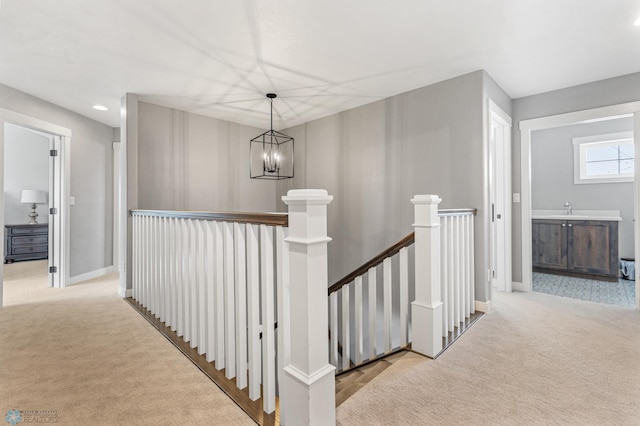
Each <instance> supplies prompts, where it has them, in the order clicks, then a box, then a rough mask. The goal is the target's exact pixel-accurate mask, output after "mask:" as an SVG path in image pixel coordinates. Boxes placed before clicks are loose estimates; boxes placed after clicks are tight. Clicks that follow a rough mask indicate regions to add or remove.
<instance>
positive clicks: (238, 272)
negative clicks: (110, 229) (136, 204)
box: [131, 210, 289, 414]
mask: <svg viewBox="0 0 640 426" xmlns="http://www.w3.org/2000/svg"><path fill="white" fill-rule="evenodd" d="M131 214H132V216H133V273H132V277H133V283H132V293H133V294H132V298H133V299H134V300H135V301H137V302H138V303H139V304H140V305H141V306H143V307H144V308H146V309H147V310H148V311H149V312H150V313H151V314H153V315H154V316H155V317H156V318H158V319H159V320H160V321H161V322H163V323H164V324H165V326H166V327H168V328H170V329H171V330H172V331H175V332H176V334H177V335H178V336H179V337H181V338H182V339H183V340H184V341H185V342H188V343H189V346H190V347H191V348H197V352H198V354H200V355H204V356H206V360H207V361H208V362H213V363H214V365H215V368H216V369H217V370H223V369H224V373H225V377H226V378H227V379H235V383H236V386H237V387H238V388H239V389H244V388H246V387H248V394H249V397H250V399H251V400H254V401H255V400H257V399H259V398H262V399H263V409H264V412H265V413H267V414H269V413H273V412H274V411H275V408H276V396H277V395H276V389H277V386H278V377H277V374H276V372H277V371H281V370H282V368H277V367H276V345H278V346H279V347H280V348H282V350H283V354H284V353H286V350H285V348H286V347H287V346H288V343H286V342H285V341H284V338H285V334H286V333H281V336H277V331H276V324H278V323H280V324H284V323H286V315H288V313H287V305H286V304H284V303H280V302H278V304H276V300H284V301H287V300H288V296H284V295H283V293H284V292H286V291H287V289H288V277H289V270H288V250H286V249H285V242H284V241H285V239H286V237H287V233H288V228H287V226H286V225H287V218H288V217H287V215H286V214H254V213H250V214H242V213H239V214H230V213H208V212H174V211H150V210H135V211H132V212H131ZM276 306H277V307H278V311H277V312H276ZM277 337H281V338H280V339H279V341H278V342H276V338H277ZM285 360H286V356H284V355H283V356H281V357H280V358H279V359H278V361H279V364H281V367H282V366H283V365H282V363H284V362H285ZM279 379H280V383H282V374H280V377H279Z"/></svg>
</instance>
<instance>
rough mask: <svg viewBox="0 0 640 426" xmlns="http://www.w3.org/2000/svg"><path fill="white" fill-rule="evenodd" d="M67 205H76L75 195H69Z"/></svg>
mask: <svg viewBox="0 0 640 426" xmlns="http://www.w3.org/2000/svg"><path fill="white" fill-rule="evenodd" d="M69 205H70V206H75V205H76V197H69Z"/></svg>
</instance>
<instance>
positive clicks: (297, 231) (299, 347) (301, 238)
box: [282, 189, 336, 426]
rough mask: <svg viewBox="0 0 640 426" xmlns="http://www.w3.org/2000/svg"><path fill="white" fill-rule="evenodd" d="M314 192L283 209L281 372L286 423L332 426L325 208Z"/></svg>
mask: <svg viewBox="0 0 640 426" xmlns="http://www.w3.org/2000/svg"><path fill="white" fill-rule="evenodd" d="M332 199H333V197H331V196H329V195H328V194H327V191H324V190H319V189H299V190H292V191H289V192H288V193H287V196H285V197H282V201H284V203H285V204H287V205H288V206H289V236H288V237H287V238H286V239H285V241H286V242H287V243H288V245H289V276H290V281H289V282H290V284H289V285H290V289H289V294H290V297H289V301H290V338H291V361H290V364H289V365H287V366H286V367H284V373H285V379H284V384H285V395H286V422H287V424H289V425H296V426H297V425H333V424H335V421H336V406H335V393H336V385H335V367H334V366H332V365H331V364H329V350H328V348H329V336H328V330H329V313H328V309H329V307H328V304H329V302H328V297H327V288H328V270H327V243H328V242H329V241H331V238H329V237H328V236H327V205H328V204H329V203H330V202H331V200H332Z"/></svg>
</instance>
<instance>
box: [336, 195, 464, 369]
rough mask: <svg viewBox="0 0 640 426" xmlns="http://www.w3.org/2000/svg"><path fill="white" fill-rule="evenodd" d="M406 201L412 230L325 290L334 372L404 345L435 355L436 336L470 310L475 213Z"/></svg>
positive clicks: (420, 199)
mask: <svg viewBox="0 0 640 426" xmlns="http://www.w3.org/2000/svg"><path fill="white" fill-rule="evenodd" d="M412 202H413V203H414V204H415V206H416V207H415V223H414V227H415V232H414V233H412V234H409V235H407V236H406V237H405V238H403V239H402V240H401V241H399V242H398V243H396V244H395V245H394V246H392V247H390V248H389V249H387V250H385V251H384V252H382V253H380V254H379V255H377V256H376V257H374V258H373V259H371V260H370V261H369V262H367V263H365V264H364V265H362V266H361V267H360V268H358V269H357V270H356V271H354V272H353V273H351V274H349V275H347V276H346V277H345V278H343V279H342V280H340V281H338V282H337V283H336V284H334V285H332V286H331V287H330V288H329V336H330V343H329V357H330V360H331V363H332V365H334V366H335V367H336V372H338V373H340V372H343V371H346V370H348V369H350V368H354V367H357V366H359V365H361V364H364V363H366V362H369V361H372V360H374V359H376V358H379V357H382V356H384V355H386V354H389V353H391V352H394V351H396V350H399V349H401V348H404V347H407V346H408V345H409V343H411V345H412V349H413V350H414V351H417V352H420V353H423V354H424V355H427V356H429V357H435V356H437V355H438V354H439V353H440V352H441V351H442V348H443V344H442V338H443V337H447V335H448V334H449V333H450V332H453V331H454V330H455V329H457V328H459V327H460V326H461V324H462V323H464V321H466V320H467V319H468V318H469V317H470V315H471V314H473V313H474V312H475V309H474V306H475V284H474V250H473V243H474V240H473V233H474V223H473V218H474V215H475V213H476V211H475V209H444V210H438V204H439V203H440V198H439V197H437V196H434V195H417V196H416V197H415V198H414V199H413V200H412ZM410 300H413V302H412V303H410V302H409V301H410ZM410 312H411V315H410V314H409V313H410Z"/></svg>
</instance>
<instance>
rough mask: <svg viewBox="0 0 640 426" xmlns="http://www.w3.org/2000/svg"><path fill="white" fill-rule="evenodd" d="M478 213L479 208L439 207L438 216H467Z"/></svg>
mask: <svg viewBox="0 0 640 426" xmlns="http://www.w3.org/2000/svg"><path fill="white" fill-rule="evenodd" d="M477 213H478V209H438V216H465V215H473V216H475V215H476V214H477Z"/></svg>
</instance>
